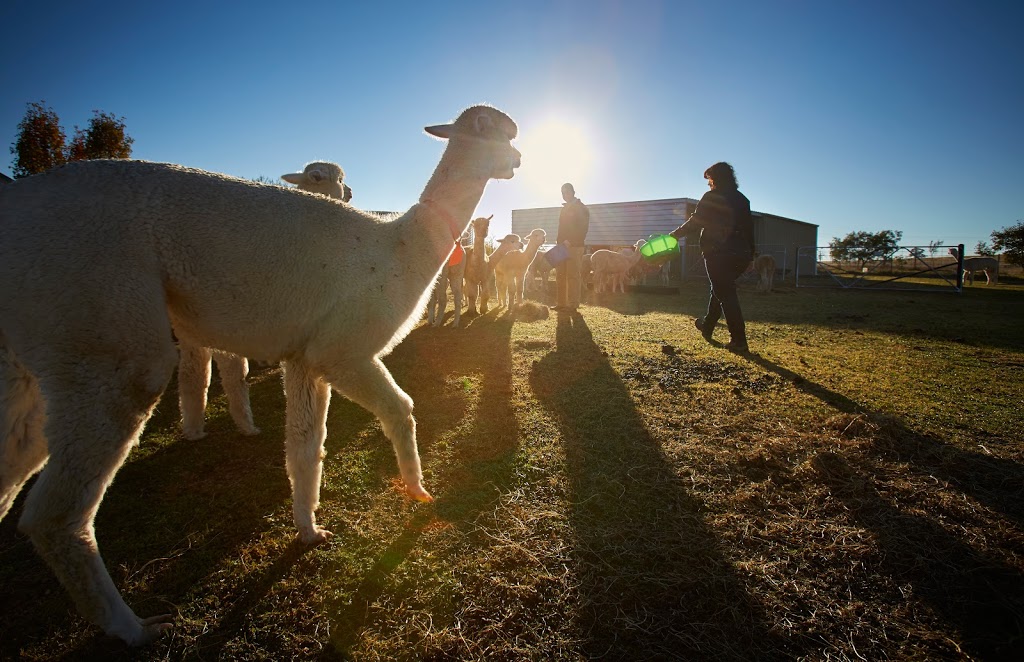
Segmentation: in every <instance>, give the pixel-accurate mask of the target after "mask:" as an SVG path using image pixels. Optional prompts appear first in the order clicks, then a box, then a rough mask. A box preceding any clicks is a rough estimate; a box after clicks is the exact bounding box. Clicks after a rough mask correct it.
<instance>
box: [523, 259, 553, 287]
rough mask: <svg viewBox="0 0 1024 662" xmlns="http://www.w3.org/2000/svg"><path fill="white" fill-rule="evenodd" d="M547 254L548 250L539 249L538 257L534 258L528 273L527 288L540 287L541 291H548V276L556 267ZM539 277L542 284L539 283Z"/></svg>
mask: <svg viewBox="0 0 1024 662" xmlns="http://www.w3.org/2000/svg"><path fill="white" fill-rule="evenodd" d="M548 250H550V249H548ZM547 256H548V251H537V257H535V258H533V262H532V263H531V264H530V269H529V271H528V272H527V274H526V289H527V290H530V291H533V290H535V289H538V288H540V291H541V293H544V292H547V291H548V276H549V275H550V274H551V270H552V269H554V267H553V266H552V265H551V263H550V262H548V257H547ZM537 278H540V284H538V283H537Z"/></svg>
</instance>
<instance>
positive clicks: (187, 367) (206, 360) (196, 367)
mask: <svg viewBox="0 0 1024 662" xmlns="http://www.w3.org/2000/svg"><path fill="white" fill-rule="evenodd" d="M178 351H179V352H180V354H181V357H180V359H179V360H178V405H179V407H180V408H181V434H182V436H184V437H185V438H186V439H190V440H193V441H194V440H196V439H202V438H203V437H205V436H206V432H205V431H204V430H203V418H204V417H205V416H206V393H207V391H208V390H209V388H210V357H211V354H210V350H209V349H207V348H205V347H197V346H195V345H193V344H191V343H188V342H185V341H184V340H182V341H180V342H179V343H178Z"/></svg>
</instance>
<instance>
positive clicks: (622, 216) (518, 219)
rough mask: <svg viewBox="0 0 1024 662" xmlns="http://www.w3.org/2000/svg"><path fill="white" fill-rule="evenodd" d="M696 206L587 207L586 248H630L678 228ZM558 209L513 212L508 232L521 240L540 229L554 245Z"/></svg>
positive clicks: (677, 201) (677, 202) (683, 202)
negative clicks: (522, 237)
mask: <svg viewBox="0 0 1024 662" xmlns="http://www.w3.org/2000/svg"><path fill="white" fill-rule="evenodd" d="M584 204H586V201H584ZM696 204H697V201H696V200H692V199H690V198H672V199H668V200H643V201H640V202H610V203H604V204H595V205H587V209H589V210H590V231H589V232H587V246H591V247H595V248H603V247H609V246H631V245H633V244H634V243H636V240H637V239H646V238H647V237H649V236H651V235H652V234H665V233H667V232H670V231H672V230H675V229H676V228H677V227H679V226H680V225H682V223H683V221H685V220H686V219H687V217H689V215H690V214H692V213H693V209H694V207H695V206H696ZM561 209H562V208H561V207H539V208H535V209H513V210H512V232H513V233H515V234H518V235H519V236H525V235H527V234H529V233H530V231H531V230H533V229H535V228H541V229H542V230H544V231H545V232H547V234H548V243H554V241H555V237H556V236H557V235H558V212H559V211H560V210H561Z"/></svg>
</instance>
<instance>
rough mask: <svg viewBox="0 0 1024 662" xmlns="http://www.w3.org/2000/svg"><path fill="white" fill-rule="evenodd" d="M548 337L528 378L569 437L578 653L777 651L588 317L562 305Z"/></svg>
mask: <svg viewBox="0 0 1024 662" xmlns="http://www.w3.org/2000/svg"><path fill="white" fill-rule="evenodd" d="M555 344H556V347H555V351H553V352H549V353H548V354H547V355H546V356H545V357H544V358H543V359H541V360H540V361H538V362H537V363H536V364H535V365H534V368H533V371H532V373H531V375H530V382H531V385H532V387H533V391H534V393H535V394H536V396H537V398H538V399H539V400H540V402H541V403H542V404H543V406H544V407H545V408H546V409H547V410H548V411H550V413H551V415H552V417H553V419H554V420H555V421H556V422H557V425H558V429H559V432H560V434H561V436H562V437H563V439H564V444H565V452H566V456H567V460H568V471H569V474H570V475H569V477H568V479H569V481H570V484H571V493H572V497H571V498H572V503H571V506H570V509H571V514H570V521H571V524H572V527H573V529H574V531H575V540H574V541H573V543H574V548H575V553H574V556H575V564H576V568H575V572H576V574H577V575H578V576H579V578H580V589H579V590H580V595H579V598H578V599H579V612H578V613H579V614H580V621H579V623H578V627H579V636H580V639H581V641H583V650H582V651H581V652H582V654H583V656H584V657H588V658H591V657H604V658H607V659H641V658H643V659H651V658H656V659H668V658H671V659H700V660H706V659H716V658H746V659H771V658H773V657H780V656H781V652H780V651H782V650H784V644H783V643H782V642H778V641H774V639H773V635H772V634H771V633H769V632H768V631H767V628H766V627H765V625H764V619H763V617H762V615H761V614H759V611H758V608H757V607H756V605H755V604H754V602H753V600H752V599H751V597H750V595H748V594H747V592H746V590H745V589H744V587H743V586H742V584H741V582H740V581H739V580H738V578H737V577H736V575H735V573H734V572H733V569H732V567H731V565H730V562H729V561H728V559H726V558H725V557H724V556H723V553H722V551H721V549H720V546H719V545H718V543H717V542H716V538H715V535H714V533H713V531H712V530H711V529H710V527H709V526H708V525H707V523H706V522H705V521H704V517H703V514H702V504H701V503H700V502H699V501H698V500H697V499H695V498H693V497H692V496H691V495H690V494H688V493H687V491H686V489H685V487H684V485H683V482H682V479H681V478H680V477H679V475H678V473H677V468H676V467H673V466H671V465H670V464H669V462H668V461H667V460H666V458H665V456H664V455H663V453H662V451H661V449H660V447H659V445H658V442H657V441H656V440H655V439H654V438H653V437H652V436H651V435H650V433H649V432H648V431H647V429H646V426H645V424H644V421H643V420H642V419H641V417H640V415H639V414H638V412H637V411H636V409H635V407H634V405H633V403H632V401H631V399H630V395H629V392H628V390H627V389H626V388H625V386H624V385H623V383H622V381H621V380H620V378H619V376H618V375H617V374H616V373H615V371H614V370H613V369H612V367H611V366H610V365H609V363H608V361H607V360H606V358H605V356H604V355H603V353H602V351H601V349H600V348H599V347H598V346H597V345H596V344H595V342H594V340H593V337H592V335H591V332H590V329H589V328H588V327H587V325H586V323H585V322H584V320H583V317H582V316H580V315H578V314H572V315H566V314H561V315H560V316H559V318H558V322H557V327H556V340H555Z"/></svg>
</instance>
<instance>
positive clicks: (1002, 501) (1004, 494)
mask: <svg viewBox="0 0 1024 662" xmlns="http://www.w3.org/2000/svg"><path fill="white" fill-rule="evenodd" d="M746 358H747V359H748V360H749V361H751V362H752V363H754V364H756V365H758V366H760V367H762V368H764V369H765V370H767V371H769V372H773V373H775V374H777V375H779V376H780V377H782V378H783V379H785V380H787V381H788V382H790V383H792V384H793V385H794V386H795V387H796V388H798V389H800V390H801V391H803V392H804V393H807V394H808V395H811V396H813V397H815V398H818V399H819V400H821V401H822V402H825V403H827V404H829V405H831V406H832V407H835V408H836V409H837V410H839V411H840V412H843V413H845V414H853V415H863V416H865V417H867V418H868V419H869V420H874V421H879V422H881V426H880V427H881V428H882V429H881V432H882V434H878V435H875V436H874V438H873V440H874V450H875V451H876V452H877V453H878V454H879V455H880V456H882V457H886V458H889V459H891V460H894V461H897V462H905V463H907V464H908V465H909V466H911V467H913V468H914V469H915V470H917V471H918V472H921V473H922V474H924V475H930V476H935V477H938V478H941V479H943V480H946V481H948V482H950V483H952V484H953V485H954V486H955V487H956V488H957V489H960V490H962V491H963V492H964V493H966V494H970V495H971V496H972V497H974V498H975V499H977V500H978V501H980V502H982V503H984V504H986V505H987V506H989V507H990V508H992V509H994V510H996V511H998V512H1000V513H1002V514H1003V515H1005V516H1006V517H1008V518H1010V519H1012V520H1013V521H1014V522H1016V523H1017V525H1018V526H1024V467H1022V466H1021V465H1020V464H1019V463H1018V462H1015V461H1013V460H1007V459H1003V458H999V457H994V456H990V455H983V454H982V453H976V452H973V451H969V450H966V449H964V448H960V447H958V446H955V445H953V444H951V443H948V442H946V441H944V440H942V439H939V438H937V437H935V436H932V435H928V434H922V433H920V432H917V431H915V430H912V429H911V428H910V427H909V426H907V425H906V423H904V422H903V421H901V420H900V419H898V418H896V417H894V416H889V415H886V414H883V413H881V412H876V411H872V410H870V409H869V408H867V407H864V406H863V405H861V404H859V403H857V402H855V401H853V400H851V399H850V398H848V397H846V396H845V395H843V394H841V393H836V392H835V391H832V390H830V389H828V388H826V387H824V386H822V385H821V384H818V383H816V382H812V381H810V380H808V379H806V378H804V377H803V376H802V375H799V374H797V373H795V372H793V371H792V370H789V369H787V368H784V367H782V366H780V365H778V364H777V363H774V362H772V361H769V360H768V359H766V358H764V357H763V356H760V355H758V354H748V355H746Z"/></svg>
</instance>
